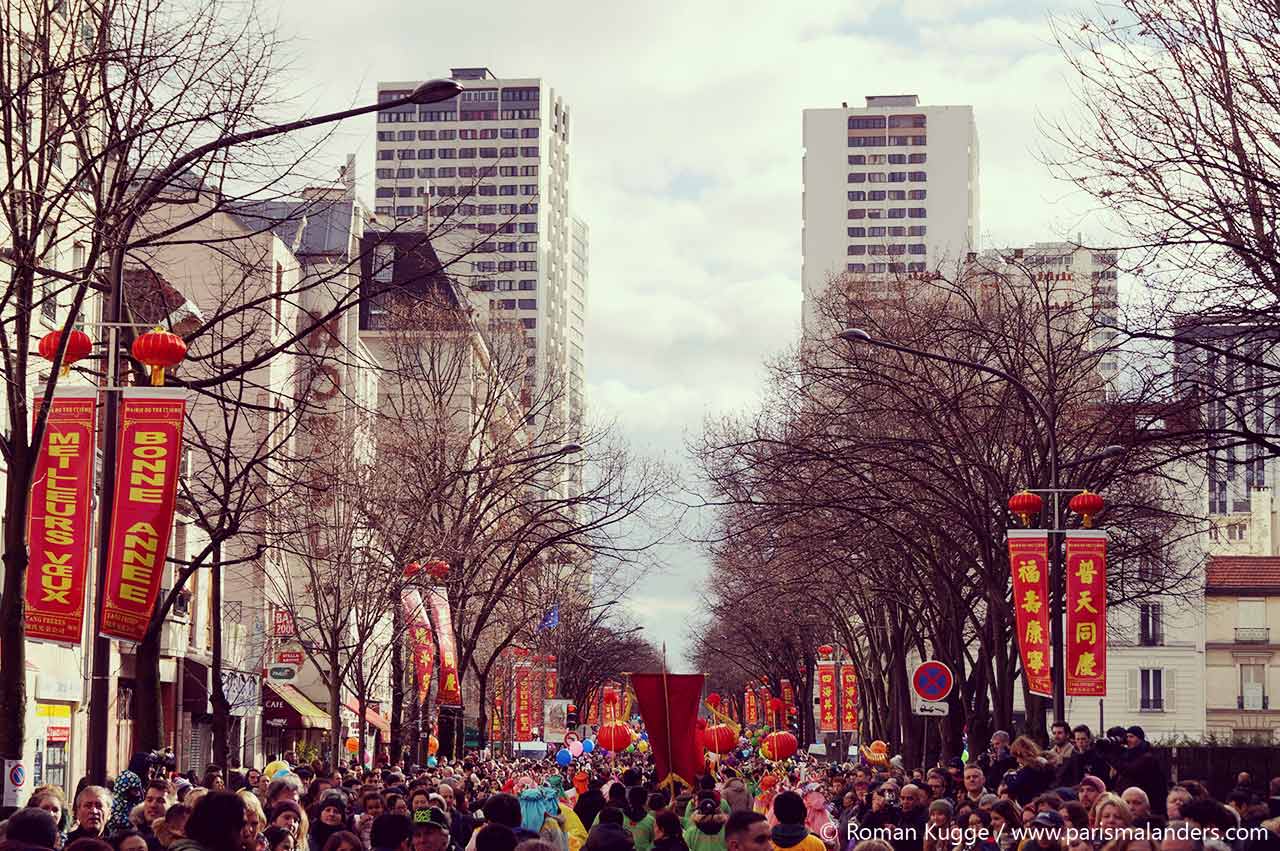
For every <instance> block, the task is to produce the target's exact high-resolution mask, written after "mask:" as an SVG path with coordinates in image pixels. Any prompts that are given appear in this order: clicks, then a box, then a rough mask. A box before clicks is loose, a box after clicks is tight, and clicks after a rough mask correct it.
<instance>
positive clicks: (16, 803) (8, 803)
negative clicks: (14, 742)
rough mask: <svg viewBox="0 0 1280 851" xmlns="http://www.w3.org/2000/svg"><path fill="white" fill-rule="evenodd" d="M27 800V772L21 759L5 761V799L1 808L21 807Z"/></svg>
mask: <svg viewBox="0 0 1280 851" xmlns="http://www.w3.org/2000/svg"><path fill="white" fill-rule="evenodd" d="M26 799H27V770H26V768H24V767H23V765H22V760H20V759H6V760H5V761H4V798H3V803H2V804H0V806H5V807H20V806H22V804H23V803H24V802H25V801H26Z"/></svg>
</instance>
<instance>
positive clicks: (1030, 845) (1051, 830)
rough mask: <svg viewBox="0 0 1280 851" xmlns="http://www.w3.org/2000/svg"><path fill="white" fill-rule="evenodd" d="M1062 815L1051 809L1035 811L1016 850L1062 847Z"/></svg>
mask: <svg viewBox="0 0 1280 851" xmlns="http://www.w3.org/2000/svg"><path fill="white" fill-rule="evenodd" d="M1063 824H1065V822H1063V820H1062V816H1061V815H1059V814H1058V813H1056V812H1054V811H1053V810H1045V811H1044V812H1042V813H1036V817H1035V818H1033V819H1032V820H1031V821H1030V823H1028V824H1027V825H1025V827H1027V828H1028V830H1027V831H1026V834H1027V835H1026V837H1025V838H1024V839H1023V840H1022V841H1021V842H1020V843H1018V851H1051V849H1052V851H1057V849H1059V848H1061V847H1062V826H1063Z"/></svg>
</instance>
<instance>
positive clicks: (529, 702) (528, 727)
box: [515, 662, 533, 742]
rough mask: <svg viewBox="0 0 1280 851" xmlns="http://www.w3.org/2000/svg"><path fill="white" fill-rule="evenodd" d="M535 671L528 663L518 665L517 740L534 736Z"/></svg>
mask: <svg viewBox="0 0 1280 851" xmlns="http://www.w3.org/2000/svg"><path fill="white" fill-rule="evenodd" d="M532 679H533V671H532V670H531V669H530V667H529V666H528V665H526V664H524V663H523V662H522V663H519V664H517V665H516V710H515V718H516V730H515V740H516V741H517V742H527V741H529V740H530V739H532V738H533V693H532V692H533V683H532Z"/></svg>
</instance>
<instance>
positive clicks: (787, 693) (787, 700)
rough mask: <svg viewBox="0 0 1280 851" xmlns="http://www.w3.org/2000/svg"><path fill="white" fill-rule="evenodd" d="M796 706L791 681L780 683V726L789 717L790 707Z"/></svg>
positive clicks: (794, 691)
mask: <svg viewBox="0 0 1280 851" xmlns="http://www.w3.org/2000/svg"><path fill="white" fill-rule="evenodd" d="M795 705H796V690H795V688H794V687H792V685H791V680H783V681H782V721H781V723H782V724H786V723H787V718H788V717H789V716H790V715H791V707H793V706H795Z"/></svg>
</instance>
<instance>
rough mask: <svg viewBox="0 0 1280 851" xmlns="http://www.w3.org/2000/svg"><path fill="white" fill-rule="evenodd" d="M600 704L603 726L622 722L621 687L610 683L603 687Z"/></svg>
mask: <svg viewBox="0 0 1280 851" xmlns="http://www.w3.org/2000/svg"><path fill="white" fill-rule="evenodd" d="M602 703H603V706H604V709H603V713H604V723H605V724H612V723H613V722H614V721H620V720H622V686H620V685H618V684H617V683H610V684H609V685H607V686H605V687H604V697H603V698H602Z"/></svg>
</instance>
